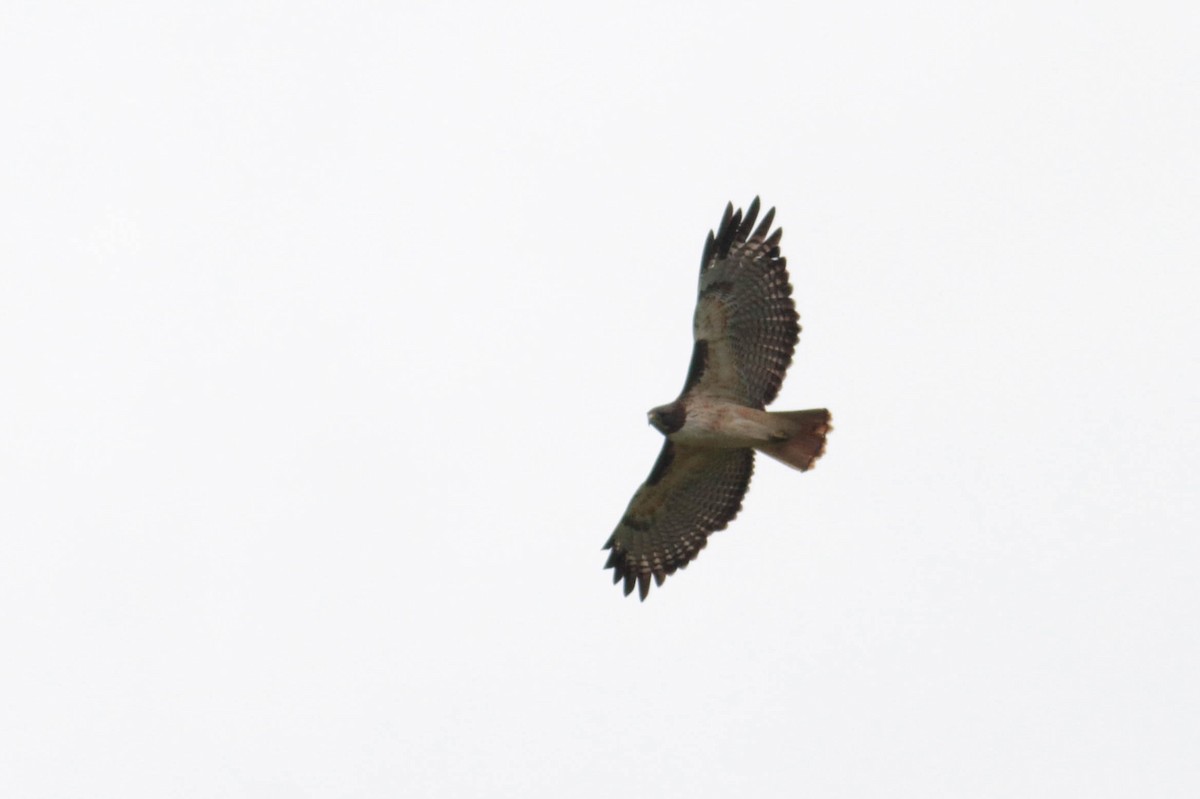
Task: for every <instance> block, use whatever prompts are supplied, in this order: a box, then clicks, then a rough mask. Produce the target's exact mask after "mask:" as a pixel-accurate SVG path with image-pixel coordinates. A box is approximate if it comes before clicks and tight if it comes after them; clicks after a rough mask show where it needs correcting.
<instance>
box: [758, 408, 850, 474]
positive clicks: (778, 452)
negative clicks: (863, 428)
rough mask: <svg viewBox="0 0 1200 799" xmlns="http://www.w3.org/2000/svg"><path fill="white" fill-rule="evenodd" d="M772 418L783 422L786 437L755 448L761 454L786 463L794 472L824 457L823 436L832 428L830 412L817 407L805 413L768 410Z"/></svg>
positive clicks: (802, 469)
mask: <svg viewBox="0 0 1200 799" xmlns="http://www.w3.org/2000/svg"><path fill="white" fill-rule="evenodd" d="M771 416H772V417H773V419H777V420H782V421H783V422H784V423H785V424H784V425H782V426H783V427H784V429H785V430H787V433H788V437H787V438H785V439H783V440H782V441H773V442H771V443H769V444H760V445H759V446H757V447H755V449H757V450H758V451H759V452H761V453H763V454H764V455H770V456H771V457H772V458H774V459H775V460H777V461H781V462H783V463H786V464H787V465H788V466H791V467H792V468H793V469H799V470H800V471H802V472H806V471H808V470H809V469H811V468H812V465H813V463H815V462H816V460H817V458H819V457H821V456H822V455H824V454H825V436H827V435H828V434H829V431H830V430H832V429H833V428H832V427H830V425H829V419H830V416H829V411H827V410H826V409H824V408H816V409H813V410H808V411H771Z"/></svg>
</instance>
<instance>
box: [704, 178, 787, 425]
mask: <svg viewBox="0 0 1200 799" xmlns="http://www.w3.org/2000/svg"><path fill="white" fill-rule="evenodd" d="M758 210H759V204H758V198H757V197H755V198H754V202H752V203H750V207H749V208H748V209H746V216H745V217H744V218H743V216H742V212H741V210H740V209H739V210H738V211H737V212H734V210H733V205H728V206H726V207H725V216H724V217H722V219H721V225H720V226H719V227H718V228H717V232H716V233H715V234H714V233H712V232H711V231H710V232H709V234H708V241H707V242H705V244H704V255H703V256H702V257H701V259H700V286H699V292H698V296H697V297H696V314H695V318H694V320H693V323H692V327H693V333H694V337H695V345H694V348H693V350H692V365H691V368H690V369H689V370H688V376H687V381H686V383H685V385H684V387H683V395H688V394H702V395H705V396H709V397H717V398H720V399H725V400H728V401H730V402H735V403H737V404H739V405H748V406H750V407H752V408H759V409H761V408H764V407H766V406H767V405H769V404H770V403H771V401H772V400H774V399H775V395H776V394H778V393H779V386H780V385H781V384H782V383H783V376H784V374H785V373H786V372H787V369H788V366H789V365H791V363H792V353H793V352H794V351H795V349H796V341H797V340H798V339H799V338H800V324H799V316H797V314H796V305H795V303H794V302H792V286H791V284H790V283H789V282H788V271H787V260H786V259H785V258H784V257H783V256H782V255H780V252H779V240H780V238H782V236H783V231H782V230H780V229H778V228H776V230H775V232H774V233H772V232H771V222H772V221H774V219H775V209H774V208H772V209H771V210H769V211H767V214H766V216H764V217H763V220H762V223H761V224H759V226H758V227H757V228H756V227H755V226H754V222H755V220H757V218H758Z"/></svg>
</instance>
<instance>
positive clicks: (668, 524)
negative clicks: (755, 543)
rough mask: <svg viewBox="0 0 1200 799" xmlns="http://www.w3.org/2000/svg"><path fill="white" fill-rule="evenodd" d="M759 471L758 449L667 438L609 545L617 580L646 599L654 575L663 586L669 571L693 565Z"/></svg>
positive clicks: (610, 563)
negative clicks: (689, 443)
mask: <svg viewBox="0 0 1200 799" xmlns="http://www.w3.org/2000/svg"><path fill="white" fill-rule="evenodd" d="M753 472H754V450H752V449H716V448H709V447H689V446H687V445H683V444H675V443H673V442H672V441H669V440H668V441H665V442H663V448H662V451H661V452H660V453H659V455H658V460H657V461H655V463H654V468H653V469H652V470H651V471H650V476H649V477H647V478H646V482H645V483H643V484H642V486H641V488H639V489H638V490H637V493H636V494H634V495H633V499H632V500H630V502H629V507H628V508H626V510H625V515H624V516H623V517H621V522H620V523H619V524H618V525H617V529H616V530H615V531H614V532H613V534H612V537H610V538H609V539H608V543H607V544H605V545H604V548H605V549H611V550H612V553H611V554H610V555H609V557H608V563H606V564H605V568H608V569H612V570H613V582H614V583H618V582H620V581H621V580H622V579H624V580H625V594H626V595H628V594H629V593H631V592H632V591H633V586H634V584H635V583H636V584H637V587H638V593H639V594H640V596H641V598H642V599H645V598H646V595H647V594H648V593H650V578H651V577H653V578H654V581H655V582H656V583H658V584H659V585H662V583H663V580H665V579H666V577H667V575H668V574H674V573H675V570H676V569H680V568H683V567H684V566H687V565H688V563H689V562H690V561H691V560H692V559H693V558H695V557H696V555H697V553H699V551H700V550H701V549H703V548H704V545H705V544H707V543H708V536H709V534H710V533H713V532H716V531H717V530H723V529H725V526H726V525H728V524H729V522H730V521H732V520H733V517H734V516H737V514H738V511H740V510H741V509H742V497H744V496H745V495H746V489H747V488H749V486H750V475H751V474H752V473H753Z"/></svg>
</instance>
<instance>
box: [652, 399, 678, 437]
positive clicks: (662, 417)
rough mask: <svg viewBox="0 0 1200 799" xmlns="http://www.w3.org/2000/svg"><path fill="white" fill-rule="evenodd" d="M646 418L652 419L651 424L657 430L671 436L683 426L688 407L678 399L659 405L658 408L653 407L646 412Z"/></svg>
mask: <svg viewBox="0 0 1200 799" xmlns="http://www.w3.org/2000/svg"><path fill="white" fill-rule="evenodd" d="M646 418H647V419H649V420H650V424H651V425H652V426H653V427H654V429H655V430H657V431H658V432H660V433H662V434H663V435H664V436H669V435H671V434H672V433H676V432H678V431H679V429H680V428H681V427H683V422H684V420H685V419H687V408H685V407H684V405H683V403H682V402H679V401H678V400H676V401H675V402H672V403H671V404H670V405H659V406H658V407H657V408H651V409H650V410H649V412H647V413H646Z"/></svg>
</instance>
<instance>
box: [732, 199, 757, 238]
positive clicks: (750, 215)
mask: <svg viewBox="0 0 1200 799" xmlns="http://www.w3.org/2000/svg"><path fill="white" fill-rule="evenodd" d="M758 211H759V202H758V198H757V197H755V198H754V202H752V203H750V206H749V207H748V208H747V209H746V216H745V217H743V219H742V224H741V226H740V227H739V228H738V232H737V240H738V241H745V240H746V237H747V236H749V235H750V231H751V230H753V229H754V220H756V219H758Z"/></svg>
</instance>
